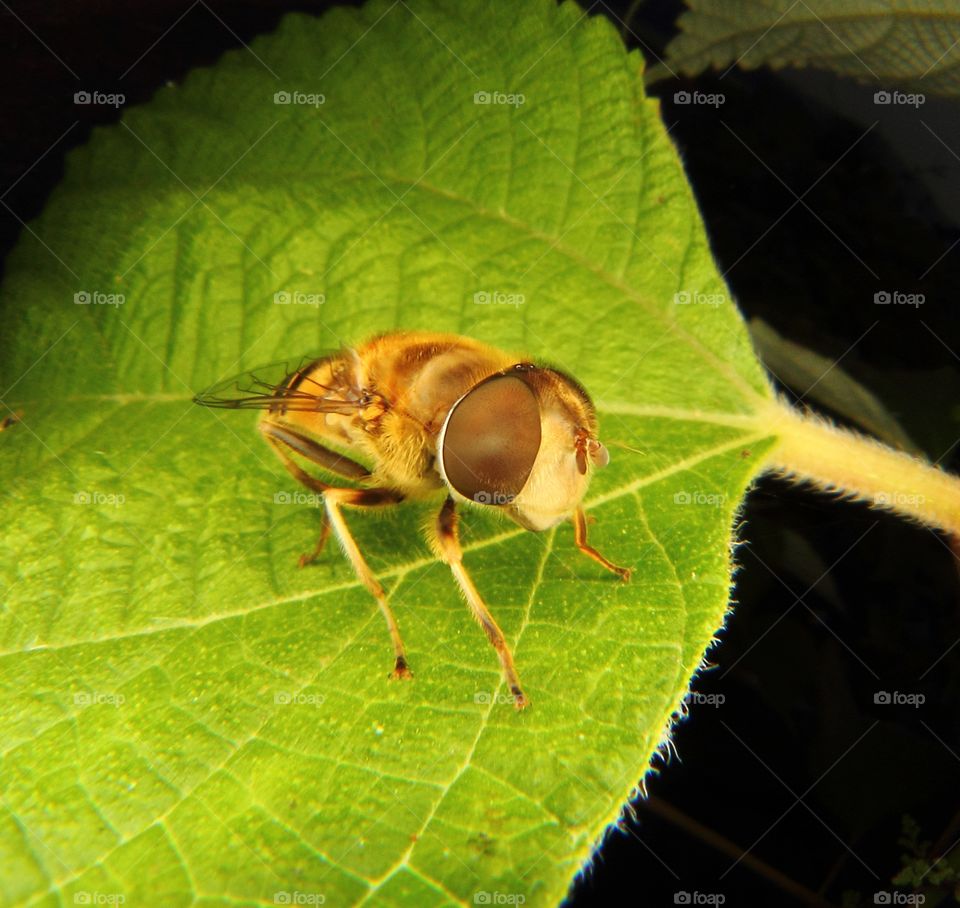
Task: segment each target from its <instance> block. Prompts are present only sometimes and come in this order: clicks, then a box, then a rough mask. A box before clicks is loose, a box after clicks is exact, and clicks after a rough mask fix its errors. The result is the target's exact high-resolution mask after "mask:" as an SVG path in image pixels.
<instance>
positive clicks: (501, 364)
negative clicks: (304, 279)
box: [263, 332, 516, 498]
mask: <svg viewBox="0 0 960 908" xmlns="http://www.w3.org/2000/svg"><path fill="white" fill-rule="evenodd" d="M515 361H516V360H515V359H513V358H511V357H510V356H509V355H508V354H506V353H503V352H502V351H499V350H496V349H494V348H492V347H488V346H487V345H485V344H481V343H480V342H479V341H475V340H472V339H471V338H467V337H460V336H458V335H448V334H433V333H426V332H409V333H407V332H404V333H393V334H384V335H380V336H378V337H375V338H373V339H372V340H370V341H368V342H366V343H364V344H361V345H359V346H358V347H356V348H353V349H349V350H345V351H343V352H341V353H339V354H336V355H334V356H333V357H331V358H328V359H325V360H321V361H319V362H317V363H316V364H313V365H312V366H311V367H308V368H307V369H305V370H302V371H301V373H300V374H298V375H295V376H293V377H292V378H291V381H290V385H289V386H290V387H291V389H294V388H299V389H301V390H304V391H307V392H311V389H318V390H316V391H313V392H312V393H317V394H320V393H321V391H320V390H319V389H321V388H323V389H329V390H327V391H326V393H327V394H329V395H330V396H331V397H336V398H338V399H347V400H357V401H358V410H357V412H356V413H355V414H352V415H348V414H341V413H322V412H313V413H311V412H304V411H299V410H298V411H292V412H291V411H287V412H284V407H283V403H282V402H281V403H279V404H277V405H276V407H275V409H274V411H272V412H268V413H265V414H264V416H263V419H264V420H267V421H274V422H276V421H282V422H284V423H288V424H291V425H295V426H299V427H302V428H303V429H306V430H307V431H308V432H310V433H311V434H312V435H314V436H316V437H317V438H318V440H321V441H326V442H328V443H329V444H332V445H335V446H337V447H340V448H344V449H345V450H347V451H350V452H354V453H355V455H359V456H360V457H362V458H363V459H364V460H365V461H366V462H367V463H368V464H369V465H370V466H371V468H372V476H371V478H370V480H369V484H370V485H376V486H385V487H387V488H391V489H394V490H395V491H397V492H399V493H401V494H402V495H403V496H404V497H405V498H416V497H423V496H425V495H429V494H431V493H435V492H437V491H438V490H439V489H441V488H442V487H443V480H442V478H441V476H440V474H439V473H438V472H437V470H436V469H435V466H434V464H435V459H436V440H437V435H438V433H439V431H440V428H441V426H442V424H443V420H444V418H445V417H446V415H447V413H448V412H449V410H450V407H451V406H452V405H453V404H454V402H455V401H457V400H458V399H459V398H460V397H462V396H463V395H464V394H465V393H466V392H467V391H468V390H469V389H470V388H471V387H473V386H474V385H476V384H477V383H478V382H479V381H481V380H482V379H484V378H486V377H487V376H489V375H491V374H492V373H494V372H497V371H498V370H500V369H504V368H506V367H508V366H509V365H511V363H513V362H515Z"/></svg>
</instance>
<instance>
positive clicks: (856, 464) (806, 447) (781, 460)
mask: <svg viewBox="0 0 960 908" xmlns="http://www.w3.org/2000/svg"><path fill="white" fill-rule="evenodd" d="M759 417H760V420H761V423H762V425H764V426H765V427H767V428H769V429H770V432H771V434H773V435H776V436H777V438H778V441H777V444H776V445H775V446H774V447H773V448H772V449H771V450H770V452H769V453H768V454H767V457H766V460H765V461H764V467H765V468H766V469H767V470H769V471H771V472H774V473H777V474H780V475H782V476H785V477H787V478H790V479H794V480H797V481H799V482H809V483H812V484H813V485H815V486H816V487H817V488H819V489H822V490H823V491H826V492H835V493H838V494H840V495H843V496H844V497H846V498H850V499H851V500H854V501H865V502H867V503H868V504H870V505H871V506H872V507H876V508H882V509H883V510H887V511H892V512H894V513H895V514H899V515H900V516H902V517H907V518H910V519H912V520H916V521H918V522H919V523H922V524H924V525H925V526H929V527H935V528H938V529H941V530H945V531H947V532H949V533H954V534H956V535H957V536H958V537H960V479H958V478H957V477H956V476H952V475H950V474H949V473H945V472H944V471H943V470H941V469H940V468H939V467H937V466H935V465H934V464H931V463H927V462H926V461H924V460H921V459H920V458H918V457H914V456H913V455H911V454H905V453H904V452H902V451H895V450H894V449H893V448H888V447H887V446H886V445H883V444H881V443H880V442H878V441H876V440H874V439H872V438H868V437H867V436H865V435H860V434H859V433H857V432H851V431H849V430H848V429H841V428H839V427H838V426H835V425H833V424H832V423H830V422H829V421H827V420H826V419H824V418H822V417H820V416H817V415H815V414H806V413H801V412H800V411H798V410H795V409H794V408H793V407H791V406H790V405H789V404H787V403H786V402H785V401H783V400H779V399H778V400H776V401H773V402H772V403H771V405H770V407H769V409H767V410H764V411H763V412H761V413H760V414H759Z"/></svg>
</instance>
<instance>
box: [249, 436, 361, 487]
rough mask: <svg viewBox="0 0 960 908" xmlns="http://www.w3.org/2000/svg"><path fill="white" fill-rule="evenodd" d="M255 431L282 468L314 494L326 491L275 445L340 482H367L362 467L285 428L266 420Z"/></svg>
mask: <svg viewBox="0 0 960 908" xmlns="http://www.w3.org/2000/svg"><path fill="white" fill-rule="evenodd" d="M258 428H259V429H260V431H261V432H262V433H263V437H264V438H265V439H266V440H267V441H268V442H270V445H271V447H272V448H273V449H274V450H275V451H276V452H277V453H278V454H279V455H280V459H281V460H282V461H283V465H284V466H285V467H286V468H287V469H288V470H289V471H290V473H291V474H292V475H293V476H294V477H295V478H296V479H298V480H299V481H300V482H302V483H303V484H304V485H305V486H306V487H307V488H308V489H313V491H315V492H322V491H323V490H324V489H328V488H330V487H329V486H328V485H327V484H326V483H324V482H321V481H320V480H319V479H315V478H314V477H313V476H311V475H310V474H309V473H306V472H304V471H303V470H301V469H300V467H298V466H297V464H296V463H295V462H294V461H293V460H291V458H290V456H289V455H288V454H287V453H286V451H284V450H283V448H281V447H280V446H279V445H278V444H277V442H282V443H283V444H284V445H286V446H287V447H288V448H290V449H291V450H292V451H295V452H296V453H297V454H301V455H303V456H304V457H306V458H307V460H310V461H313V463H315V464H316V465H317V466H319V467H322V468H323V469H324V470H329V471H330V472H331V473H336V474H337V475H338V476H342V477H343V478H344V479H369V478H370V471H369V470H368V469H367V468H366V467H364V466H361V465H360V464H358V463H357V462H356V461H355V460H351V459H350V458H349V457H346V456H344V455H343V454H338V453H337V452H336V451H331V450H330V449H329V448H325V447H324V446H323V445H321V444H318V443H317V442H315V441H314V440H313V439H312V438H308V437H307V436H306V435H302V434H301V433H300V432H297V431H296V429H291V428H290V427H289V426H281V425H279V424H277V423H275V422H270V421H269V420H266V419H265V420H263V421H261V423H260V425H259V426H258Z"/></svg>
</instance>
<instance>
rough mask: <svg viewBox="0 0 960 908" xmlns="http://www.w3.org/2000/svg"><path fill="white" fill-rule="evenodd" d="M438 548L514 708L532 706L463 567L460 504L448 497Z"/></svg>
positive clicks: (439, 524)
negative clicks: (491, 653)
mask: <svg viewBox="0 0 960 908" xmlns="http://www.w3.org/2000/svg"><path fill="white" fill-rule="evenodd" d="M432 541H434V542H435V547H436V549H437V551H438V554H439V555H440V557H441V559H443V561H445V562H446V563H447V564H448V565H450V570H451V571H452V572H453V576H454V577H455V578H456V581H457V583H458V584H459V585H460V589H461V591H462V592H463V596H464V598H465V599H466V600H467V605H468V606H469V607H470V611H471V613H472V614H473V617H474V618H476V620H477V622H478V623H479V624H480V626H481V627H482V628H483V630H484V633H486V635H487V639H488V640H489V641H490V643H491V644H492V645H493V648H494V649H495V650H496V651H497V656H499V658H500V666H501V668H502V669H503V677H504V680H505V681H506V682H507V686H508V687H509V688H510V693H511V694H512V695H513V704H514V706H516V708H517V709H523V708H524V707H525V706H527V705H528V704H529V702H530V701H529V700H527V697H526V695H525V694H524V693H523V689H522V688H521V687H520V678H519V677H518V675H517V670H516V668H515V667H514V664H513V656H512V655H511V653H510V647H509V646H507V641H506V640H505V639H504V637H503V631H501V630H500V627H499V625H498V624H497V622H496V621H495V620H494V618H493V615H491V614H490V611H489V609H488V608H487V606H486V605H485V604H484V601H483V599H481V598H480V593H479V592H477V588H476V587H475V586H474V585H473V581H472V580H471V579H470V575H469V574H468V573H467V571H466V568H465V567H464V566H463V551H462V549H461V548H460V537H459V534H458V532H457V503H456V502H455V501H454V500H453V498H451V497H448V498H447V500H446V501H445V502H444V503H443V507H442V508H441V509H440V513H439V514H438V515H437V523H436V538H435V540H432Z"/></svg>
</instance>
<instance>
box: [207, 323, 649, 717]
mask: <svg viewBox="0 0 960 908" xmlns="http://www.w3.org/2000/svg"><path fill="white" fill-rule="evenodd" d="M242 383H243V384H242ZM195 400H196V402H197V403H199V404H202V405H204V406H208V407H223V408H231V409H258V410H263V411H265V412H264V413H263V417H262V418H261V420H260V423H259V428H260V432H261V433H262V435H263V438H264V440H265V441H267V443H268V444H270V446H271V447H272V448H273V450H274V451H275V452H276V454H277V455H278V457H279V458H280V460H281V462H282V463H283V465H284V466H285V467H286V469H287V471H288V472H289V473H290V474H291V475H292V476H293V477H294V478H296V479H297V481H298V482H300V483H302V484H303V485H304V486H306V487H307V488H309V489H311V490H312V491H314V492H318V493H320V494H321V495H322V500H323V510H322V511H321V516H322V522H321V532H320V539H319V541H318V542H317V546H316V548H315V550H314V552H313V553H311V554H309V555H304V556H302V557H301V559H300V564H301V566H302V565H304V564H307V563H309V562H310V561H312V560H314V559H315V558H316V557H317V556H318V555H319V554H320V552H321V550H322V549H323V546H324V543H325V541H326V539H327V537H328V535H329V533H330V532H331V530H332V531H333V532H334V534H335V535H336V537H337V539H338V540H339V542H340V544H341V546H342V548H343V551H344V554H345V555H346V557H347V559H348V560H349V561H350V564H351V565H352V567H353V569H354V571H355V573H356V575H357V577H358V579H359V580H360V581H361V583H362V584H363V585H364V586H365V587H366V588H367V589H368V590H369V591H370V593H371V595H372V596H373V597H374V598H375V599H376V601H377V604H378V605H379V607H380V610H381V612H382V614H383V616H384V619H385V620H386V623H387V628H388V630H389V632H390V638H391V640H392V642H393V648H394V657H395V661H394V669H393V672H392V673H391V677H393V678H409V677H411V673H410V669H409V667H408V664H407V658H406V653H405V650H404V646H403V642H402V640H401V638H400V632H399V629H398V627H397V623H396V620H395V618H394V616H393V612H392V610H391V608H390V606H389V604H388V602H387V594H386V592H385V590H384V589H383V587H382V586H381V585H380V583H379V582H378V581H377V579H376V577H375V576H374V575H373V573H372V572H371V570H370V567H369V565H368V564H367V562H366V560H365V559H364V557H363V554H362V553H361V551H360V549H359V547H358V545H357V543H356V541H355V540H354V538H353V535H352V534H351V532H350V530H349V528H348V526H347V524H346V521H345V520H344V517H343V514H342V512H341V509H342V508H343V507H345V506H346V507H354V508H376V507H385V506H389V505H395V504H398V503H400V502H401V501H403V500H404V499H405V498H421V497H425V496H429V495H437V494H443V495H444V501H443V504H442V506H441V507H440V511H439V513H438V515H437V518H436V521H435V523H434V525H433V526H432V527H431V528H430V529H429V531H428V542H429V544H430V547H431V548H432V549H433V551H434V552H435V553H436V554H437V555H438V556H439V557H440V558H441V559H442V560H443V561H444V562H445V563H446V564H447V565H448V566H449V567H450V570H451V572H452V573H453V576H454V578H455V579H456V581H457V584H458V586H459V587H460V590H461V592H462V594H463V596H464V598H465V600H466V602H467V605H468V606H469V608H470V611H471V613H472V615H473V617H474V618H475V619H476V620H477V622H478V623H479V624H480V625H481V627H482V628H483V630H484V632H485V633H486V635H487V638H488V640H489V641H490V643H491V644H492V645H493V647H494V648H495V650H496V651H497V655H498V658H499V660H500V666H501V669H502V671H503V677H504V679H505V681H506V682H507V684H508V686H509V689H510V692H511V694H512V696H513V699H514V702H515V704H516V706H517V708H523V707H524V706H526V705H527V703H528V700H527V698H526V695H525V694H524V692H523V690H522V689H521V687H520V679H519V676H518V674H517V671H516V668H515V666H514V664H513V657H512V655H511V653H510V649H509V647H508V645H507V643H506V640H505V638H504V635H503V632H502V631H501V630H500V628H499V626H498V625H497V622H496V621H495V620H494V618H493V616H492V615H491V613H490V611H489V609H488V608H487V606H486V604H485V603H484V601H483V599H482V597H481V596H480V593H479V592H478V590H477V588H476V586H475V585H474V583H473V581H472V579H471V578H470V576H469V574H468V573H467V571H466V568H465V567H464V564H463V553H462V550H461V548H460V542H459V535H458V526H457V520H458V517H457V504H458V502H461V501H463V502H468V503H470V504H472V505H474V506H479V507H488V508H489V507H494V508H496V509H498V510H499V511H501V512H502V513H505V514H506V515H508V516H509V517H511V518H512V519H513V520H515V521H516V522H517V523H518V524H520V525H521V526H522V527H525V528H526V529H529V530H545V529H548V528H549V527H552V526H555V525H556V524H557V523H559V522H561V521H563V520H566V519H569V520H571V521H572V522H573V526H574V536H575V541H576V545H577V547H578V548H579V549H580V551H581V552H583V553H584V554H586V555H588V556H589V557H590V558H592V559H593V560H594V561H596V562H598V563H599V564H601V565H603V566H604V567H605V568H607V569H608V570H610V571H613V572H615V573H616V574H618V575H619V576H620V577H621V578H622V579H623V580H627V579H629V577H630V571H629V569H627V568H623V567H618V566H617V565H615V564H614V563H613V562H611V561H609V560H607V559H606V558H605V557H604V556H603V555H601V554H600V553H599V552H598V551H597V550H596V549H595V548H593V547H592V546H591V545H589V544H588V542H587V529H586V527H587V522H586V517H585V515H584V512H583V508H582V502H583V498H584V495H585V494H586V491H587V486H588V483H589V481H590V473H591V465H592V466H593V467H602V466H604V465H605V464H606V463H607V461H608V454H607V451H606V448H604V446H603V445H602V444H601V443H600V441H599V439H598V438H597V420H596V415H595V412H594V408H593V404H592V403H591V401H590V398H589V397H588V396H587V393H586V391H585V390H584V389H583V388H582V387H581V386H580V385H579V384H578V383H577V382H576V381H575V380H574V379H573V378H571V377H570V376H569V375H566V374H565V373H563V372H560V371H558V370H556V369H553V368H551V367H549V366H543V365H537V364H535V363H531V362H529V361H527V360H524V359H523V358H521V357H518V356H515V355H511V354H509V353H506V352H504V351H502V350H498V349H496V348H494V347H490V346H487V345H486V344H482V343H480V342H479V341H476V340H473V339H471V338H467V337H461V336H459V335H453V334H439V333H432V332H394V333H390V334H383V335H380V336H378V337H374V338H372V339H371V340H369V341H367V342H365V343H362V344H360V345H358V346H356V347H352V348H348V349H345V350H342V351H340V352H339V353H335V354H333V355H331V356H327V357H323V358H322V359H318V360H314V361H312V362H310V363H308V364H307V365H305V366H303V367H301V368H300V369H298V370H296V371H295V372H294V373H293V374H292V375H289V376H287V378H286V379H285V380H284V381H282V382H281V383H280V384H274V383H271V382H270V381H266V380H264V379H263V378H260V377H258V376H257V375H256V374H255V373H250V374H249V375H247V376H244V377H241V378H238V379H231V380H230V381H228V382H225V383H221V384H220V385H216V386H214V387H213V388H210V389H208V390H207V391H205V392H203V393H201V394H199V395H198V396H197V397H196V398H195ZM302 460H305V461H307V462H309V463H311V464H313V465H314V466H315V467H318V468H320V469H321V470H323V471H324V472H325V473H327V474H330V475H332V476H338V477H341V478H342V479H345V480H347V481H349V482H350V483H353V484H352V485H343V484H342V483H341V484H337V485H334V484H331V483H330V482H328V481H326V480H324V479H320V478H318V477H317V476H315V475H313V473H311V472H308V471H306V470H305V469H304V468H303V466H301V461H302Z"/></svg>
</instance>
